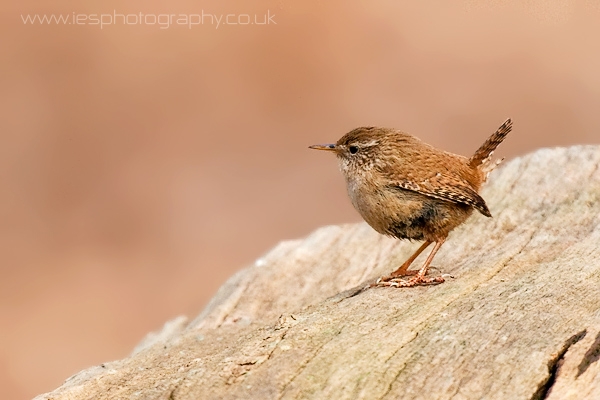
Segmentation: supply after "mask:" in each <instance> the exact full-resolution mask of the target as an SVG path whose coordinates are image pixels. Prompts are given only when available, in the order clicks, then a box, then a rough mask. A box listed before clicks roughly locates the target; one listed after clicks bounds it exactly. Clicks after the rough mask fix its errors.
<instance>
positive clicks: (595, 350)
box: [575, 332, 600, 379]
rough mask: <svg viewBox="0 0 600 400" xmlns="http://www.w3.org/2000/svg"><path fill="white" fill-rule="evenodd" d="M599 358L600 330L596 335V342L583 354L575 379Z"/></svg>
mask: <svg viewBox="0 0 600 400" xmlns="http://www.w3.org/2000/svg"><path fill="white" fill-rule="evenodd" d="M598 360H600V332H598V335H596V340H594V343H592V345H591V346H590V348H589V349H588V351H587V352H586V353H585V355H584V356H583V359H582V360H581V363H579V366H578V367H577V375H576V376H575V379H577V378H579V375H581V374H583V373H584V372H585V371H586V370H587V369H588V367H589V366H590V365H592V364H593V363H595V362H596V361H598Z"/></svg>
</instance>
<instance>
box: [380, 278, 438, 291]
mask: <svg viewBox="0 0 600 400" xmlns="http://www.w3.org/2000/svg"><path fill="white" fill-rule="evenodd" d="M386 278H389V277H387V276H385V277H382V278H379V279H378V280H377V282H375V283H374V284H373V285H371V287H397V288H401V287H413V286H427V285H439V284H440V283H444V282H445V281H446V280H445V279H444V278H443V277H442V276H434V277H430V278H429V277H425V276H421V275H416V276H414V277H412V278H410V279H408V280H404V279H400V278H397V277H392V278H390V279H387V280H384V279H386Z"/></svg>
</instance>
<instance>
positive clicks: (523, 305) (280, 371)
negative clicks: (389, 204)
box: [37, 146, 600, 399]
mask: <svg viewBox="0 0 600 400" xmlns="http://www.w3.org/2000/svg"><path fill="white" fill-rule="evenodd" d="M483 197H484V198H485V199H486V201H487V203H488V205H489V207H490V210H491V211H492V213H493V215H494V218H493V219H488V218H485V217H483V216H481V215H478V214H477V215H474V216H473V217H472V218H471V219H470V220H469V221H468V222H467V223H466V224H464V225H463V226H461V227H459V228H458V229H457V230H456V231H455V232H453V233H452V234H451V236H450V238H449V240H448V242H447V243H446V244H445V246H444V247H442V249H441V251H440V252H439V254H438V256H437V257H436V260H435V264H436V267H437V270H433V271H432V273H433V274H435V273H444V274H451V275H453V276H454V278H453V279H448V280H447V282H446V283H444V284H441V285H437V286H427V287H417V288H410V289H395V288H372V289H366V290H365V289H364V288H365V286H366V285H367V283H368V282H369V281H371V280H372V279H374V278H376V277H378V276H380V275H383V274H385V273H388V272H390V271H391V270H393V269H394V268H396V267H397V266H398V264H399V263H400V262H402V261H403V260H404V259H405V258H406V257H407V256H408V255H409V254H410V253H411V252H412V251H414V249H415V248H416V246H418V243H408V242H401V241H398V240H394V239H390V238H386V237H383V236H380V235H378V234H377V233H375V232H374V231H373V230H372V229H371V228H369V227H368V226H367V225H365V224H356V225H346V226H330V227H326V228H322V229H319V230H317V231H316V232H314V233H313V234H312V235H310V236H309V237H308V238H306V239H304V240H297V241H290V242H283V243H281V244H280V245H278V246H277V247H276V248H275V249H273V250H272V251H271V252H270V253H269V254H267V255H266V256H265V257H263V258H261V259H259V260H258V261H256V263H255V264H254V265H252V266H250V267H249V268H246V269H245V270H243V271H241V272H239V273H238V274H237V275H235V276H234V277H232V278H231V279H230V280H229V281H228V282H227V283H226V284H225V285H224V286H223V287H222V288H221V289H220V291H219V292H218V294H217V295H216V296H215V298H214V299H213V300H212V301H211V303H210V304H209V305H208V306H207V308H206V309H205V310H204V311H203V312H202V313H201V314H200V316H198V317H197V318H196V319H194V320H193V321H191V322H188V321H187V320H186V318H183V317H181V318H179V319H177V320H175V321H172V322H170V323H167V324H166V325H165V328H164V329H163V331H162V332H160V333H157V334H151V335H149V336H148V337H147V338H146V339H145V341H144V342H142V343H141V344H140V345H139V346H138V347H137V348H136V349H135V351H134V352H133V354H132V355H131V356H130V357H128V358H126V359H124V360H120V361H114V362H110V363H106V364H103V365H101V366H97V367H93V368H90V369H88V370H85V371H83V372H81V373H79V374H77V375H75V376H74V377H72V378H70V379H69V380H67V381H66V382H65V384H64V385H63V386H61V387H60V388H58V389H56V390H55V391H54V392H52V393H48V394H44V395H40V396H38V397H37V399H136V398H139V399H305V398H314V399H355V398H359V399H400V398H402V399H450V398H452V399H481V398H490V399H492V398H493V399H541V398H549V399H568V398H572V399H586V398H587V399H600V362H598V361H599V359H600V147H597V146H576V147H571V148H557V149H543V150H539V151H537V152H535V153H533V154H530V155H527V156H524V157H522V158H518V159H515V160H513V161H511V162H510V163H507V165H505V166H504V167H503V168H500V169H499V170H497V171H495V172H494V173H492V175H491V177H490V183H489V184H488V186H487V187H486V188H485V189H484V191H483ZM420 260H421V259H419V260H417V264H418V263H419V262H422V261H420ZM417 264H415V265H417Z"/></svg>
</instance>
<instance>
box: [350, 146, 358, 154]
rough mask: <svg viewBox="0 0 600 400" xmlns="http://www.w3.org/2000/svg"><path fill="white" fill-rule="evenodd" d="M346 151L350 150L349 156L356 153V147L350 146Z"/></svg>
mask: <svg viewBox="0 0 600 400" xmlns="http://www.w3.org/2000/svg"><path fill="white" fill-rule="evenodd" d="M348 150H350V154H356V153H358V147H356V146H350V147H348Z"/></svg>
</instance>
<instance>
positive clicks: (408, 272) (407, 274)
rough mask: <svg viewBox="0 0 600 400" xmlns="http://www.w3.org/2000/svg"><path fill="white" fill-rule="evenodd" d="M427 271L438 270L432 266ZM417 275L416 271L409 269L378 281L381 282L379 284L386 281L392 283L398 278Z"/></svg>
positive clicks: (417, 271)
mask: <svg viewBox="0 0 600 400" xmlns="http://www.w3.org/2000/svg"><path fill="white" fill-rule="evenodd" d="M429 269H435V270H438V268H436V267H434V266H431V267H429ZM418 273H419V270H418V269H409V270H406V271H402V272H397V273H394V272H392V273H391V274H389V275H387V276H382V277H381V278H379V281H381V282H388V281H392V280H394V279H398V278H400V277H402V276H415V275H417V274H418ZM427 273H429V271H427Z"/></svg>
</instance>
